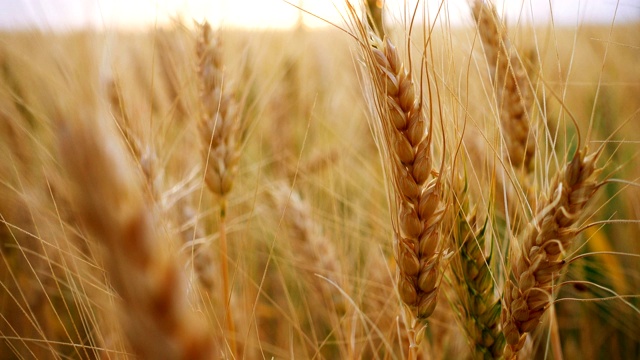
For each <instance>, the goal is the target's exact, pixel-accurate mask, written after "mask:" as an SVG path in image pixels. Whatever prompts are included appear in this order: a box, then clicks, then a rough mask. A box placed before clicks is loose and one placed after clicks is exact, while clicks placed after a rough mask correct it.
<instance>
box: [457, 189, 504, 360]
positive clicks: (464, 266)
mask: <svg viewBox="0 0 640 360" xmlns="http://www.w3.org/2000/svg"><path fill="white" fill-rule="evenodd" d="M463 196H464V195H463ZM467 208H468V205H467V203H466V202H463V204H461V206H460V210H459V213H458V217H457V221H458V224H457V227H456V228H455V230H454V232H453V236H452V237H453V243H454V244H455V246H456V248H457V249H458V253H457V254H456V255H455V256H454V257H453V260H452V265H451V269H452V271H453V286H454V289H455V291H456V294H457V298H458V301H457V307H456V308H455V311H456V313H457V314H458V317H459V321H460V323H461V325H462V328H463V329H464V330H465V333H466V335H467V340H468V342H469V345H470V346H471V351H472V355H473V358H474V359H499V358H501V356H502V353H503V351H504V346H505V339H504V335H503V334H502V331H501V329H500V309H501V303H500V299H499V298H497V296H496V295H495V293H494V281H495V280H494V278H493V276H492V273H491V269H490V267H489V265H490V263H491V256H490V255H485V240H486V239H487V237H488V235H489V234H488V230H489V229H488V228H487V225H488V224H487V222H486V221H484V223H483V222H480V221H479V220H478V218H477V214H476V210H475V209H474V210H471V211H469V210H468V209H467Z"/></svg>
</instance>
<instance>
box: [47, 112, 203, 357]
mask: <svg viewBox="0 0 640 360" xmlns="http://www.w3.org/2000/svg"><path fill="white" fill-rule="evenodd" d="M99 125H100V124H99V123H98V124H96V123H89V122H88V121H83V122H79V123H78V124H72V125H69V124H64V123H63V124H61V125H60V126H59V129H58V134H59V137H58V141H59V145H60V150H61V157H62V160H63V164H64V167H65V170H66V172H67V174H68V178H69V182H70V184H71V189H72V191H73V202H72V203H73V204H75V210H76V212H75V214H76V217H77V218H78V219H79V220H80V221H81V223H82V224H83V225H84V227H85V228H86V230H87V231H88V233H89V235H90V237H91V238H92V239H94V240H95V241H97V242H99V243H100V244H102V245H104V247H105V248H106V250H107V253H108V255H107V257H106V260H107V261H106V270H107V274H108V275H109V278H110V280H111V284H112V285H113V287H114V289H115V290H116V292H117V293H118V294H119V295H120V296H121V297H122V300H123V313H122V318H121V321H122V322H123V325H124V329H125V331H126V336H127V339H128V341H129V343H130V344H131V346H132V348H133V350H134V352H135V353H136V354H137V355H139V356H140V357H141V358H144V359H211V358H213V357H214V355H215V348H214V344H213V340H212V338H211V336H209V334H208V331H207V327H206V324H205V323H204V322H203V321H202V319H201V318H199V317H197V316H196V314H195V313H193V312H192V311H191V308H190V306H189V301H188V297H187V284H186V280H185V278H184V274H183V273H182V271H181V265H180V263H179V262H178V261H177V260H176V259H175V258H170V257H168V256H164V255H165V254H163V252H162V250H161V243H162V241H163V240H166V239H161V234H159V233H158V232H157V231H156V229H159V228H160V226H158V225H159V224H156V223H155V221H154V216H153V214H152V211H151V208H152V206H151V205H150V204H148V201H149V199H148V197H145V196H142V195H141V193H142V186H141V184H140V183H139V181H137V180H138V179H137V178H136V177H135V176H133V175H132V174H133V173H135V171H133V169H132V167H131V166H130V165H131V164H130V163H128V162H127V161H126V158H124V157H123V153H124V152H125V151H124V149H122V147H121V146H118V145H120V144H117V143H116V142H115V141H111V142H109V141H110V140H113V139H110V138H109V136H108V135H109V134H110V133H109V132H108V131H101V130H100V129H99Z"/></svg>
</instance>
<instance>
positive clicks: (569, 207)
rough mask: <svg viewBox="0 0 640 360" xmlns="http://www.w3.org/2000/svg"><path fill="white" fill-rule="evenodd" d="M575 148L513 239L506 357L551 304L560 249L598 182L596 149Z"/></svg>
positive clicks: (517, 348) (571, 239) (506, 301)
mask: <svg viewBox="0 0 640 360" xmlns="http://www.w3.org/2000/svg"><path fill="white" fill-rule="evenodd" d="M585 152H586V149H582V150H580V151H577V152H576V154H575V155H574V157H573V159H572V160H571V161H570V162H568V163H567V164H566V165H565V166H564V167H563V168H562V169H561V170H560V171H559V172H558V173H557V174H556V176H555V177H554V179H553V181H552V183H551V186H550V187H549V188H548V190H547V192H546V194H545V196H544V197H543V198H542V199H540V200H539V202H538V203H539V204H540V206H539V209H540V210H539V211H538V213H537V214H536V215H535V218H534V219H533V221H532V222H531V223H530V224H529V225H528V227H527V229H526V231H525V233H524V238H523V239H522V240H523V241H522V243H520V244H518V243H513V246H512V247H511V250H512V254H511V258H510V262H511V273H510V279H508V280H507V282H506V284H505V288H504V306H503V308H502V328H503V331H504V335H505V338H506V339H507V343H508V345H507V348H506V352H505V357H506V358H508V359H509V358H515V357H516V356H517V354H518V352H519V351H520V349H521V348H522V346H523V345H524V341H525V338H526V335H527V333H530V332H532V331H533V330H535V329H536V328H537V326H538V324H539V323H540V318H541V317H542V315H543V314H544V312H545V311H546V310H547V309H548V308H549V305H550V304H551V298H552V294H553V293H555V291H554V290H555V287H556V286H555V285H554V284H553V282H554V280H556V279H557V278H558V276H560V274H561V273H562V272H563V271H564V270H565V268H566V266H567V262H566V261H565V259H563V258H562V256H563V253H564V252H565V251H567V250H568V249H570V248H571V247H572V245H573V242H574V240H575V239H576V236H577V234H578V230H577V229H576V227H575V224H576V222H578V220H580V219H581V218H583V216H584V215H585V209H586V206H587V204H588V202H589V200H591V199H592V198H593V196H594V194H595V192H596V191H597V190H598V188H599V187H600V184H601V183H600V182H599V181H598V179H597V177H598V175H599V174H600V172H601V169H598V168H596V161H597V159H598V155H599V152H596V153H593V154H590V155H588V156H586V155H585Z"/></svg>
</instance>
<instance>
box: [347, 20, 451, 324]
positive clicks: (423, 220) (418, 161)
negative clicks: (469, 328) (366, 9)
mask: <svg viewBox="0 0 640 360" xmlns="http://www.w3.org/2000/svg"><path fill="white" fill-rule="evenodd" d="M351 9H352V12H351V14H352V19H353V22H354V25H355V26H356V28H357V34H358V40H359V42H360V45H361V46H360V48H361V50H362V55H363V60H364V63H365V65H366V71H365V72H366V74H365V77H366V78H367V79H368V81H369V82H370V86H369V88H368V89H366V90H367V91H368V92H367V93H366V94H365V95H366V97H367V100H368V101H369V103H370V107H371V108H372V115H373V118H374V119H373V120H372V122H373V128H374V130H375V131H374V134H375V136H376V141H377V143H378V146H379V148H380V150H381V152H382V157H383V162H384V166H385V167H386V168H387V170H388V173H387V178H388V181H389V183H390V184H391V186H392V191H391V192H392V194H390V195H391V196H392V205H394V206H395V209H393V210H392V223H393V225H394V240H393V244H394V253H395V257H396V261H397V263H398V284H397V287H398V293H399V296H400V298H401V299H402V301H403V302H404V303H405V304H406V305H407V306H408V307H409V309H410V310H411V312H412V313H413V315H414V316H415V317H416V318H417V319H418V320H421V321H423V320H425V319H426V318H428V317H429V316H430V315H431V314H432V313H433V311H434V310H435V306H436V304H437V299H438V285H439V283H440V279H441V274H442V263H441V260H442V255H443V251H444V237H443V236H442V235H441V230H440V226H441V223H442V220H443V218H444V215H445V210H446V208H447V207H446V205H445V201H444V191H443V187H444V185H443V183H442V181H441V177H440V174H439V173H438V172H437V171H436V170H435V169H434V168H433V166H432V150H431V147H432V140H433V134H432V132H431V131H429V134H428V135H427V130H428V129H427V127H428V126H429V125H430V119H428V118H427V116H426V111H427V109H426V106H425V105H424V103H423V101H422V100H421V99H420V97H419V96H418V95H417V94H416V89H415V84H414V80H413V78H412V73H411V70H410V69H407V68H405V66H404V64H403V63H402V61H401V60H400V56H399V54H398V51H397V49H396V47H395V46H394V45H393V44H392V42H391V40H389V39H386V40H385V41H382V40H381V39H379V38H378V37H377V36H376V35H374V34H373V33H371V32H368V31H367V30H366V27H365V25H364V24H363V23H362V22H360V20H359V19H358V18H357V16H356V13H355V9H353V8H351ZM429 127H430V126H429Z"/></svg>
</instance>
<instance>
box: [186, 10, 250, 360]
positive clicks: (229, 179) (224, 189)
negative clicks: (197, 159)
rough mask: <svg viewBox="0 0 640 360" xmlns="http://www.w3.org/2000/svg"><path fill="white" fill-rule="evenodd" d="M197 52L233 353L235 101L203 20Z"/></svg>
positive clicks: (237, 120)
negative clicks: (229, 221)
mask: <svg viewBox="0 0 640 360" xmlns="http://www.w3.org/2000/svg"><path fill="white" fill-rule="evenodd" d="M196 55H197V56H198V60H199V64H198V65H199V66H198V79H199V81H200V101H201V109H202V121H201V122H200V134H201V140H202V144H203V148H204V151H203V153H204V163H205V177H204V179H205V182H206V184H207V187H208V188H209V190H210V191H211V192H212V193H213V194H215V195H217V196H218V199H219V202H220V222H219V229H218V233H219V235H220V237H219V240H218V242H219V245H220V270H221V275H222V288H223V296H224V302H225V319H226V324H227V330H228V332H229V346H230V348H231V352H232V353H233V354H236V353H237V352H236V345H235V326H234V323H233V317H232V314H231V305H230V301H231V285H230V283H229V266H228V261H227V257H228V256H227V237H226V230H225V227H226V218H227V201H226V196H227V194H229V192H230V191H231V187H232V185H233V180H234V178H235V175H236V172H237V169H238V160H239V158H240V146H239V141H238V140H239V139H238V138H239V135H240V134H239V133H240V110H239V104H238V101H237V99H236V98H235V96H234V95H233V93H232V92H230V91H229V90H228V87H229V86H227V84H226V82H225V77H224V69H223V64H222V54H221V51H220V46H219V39H218V38H217V37H216V36H214V35H213V31H212V29H211V26H210V25H209V24H208V23H206V22H205V23H204V24H203V25H202V27H201V31H200V37H199V38H198V43H197V47H196Z"/></svg>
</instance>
